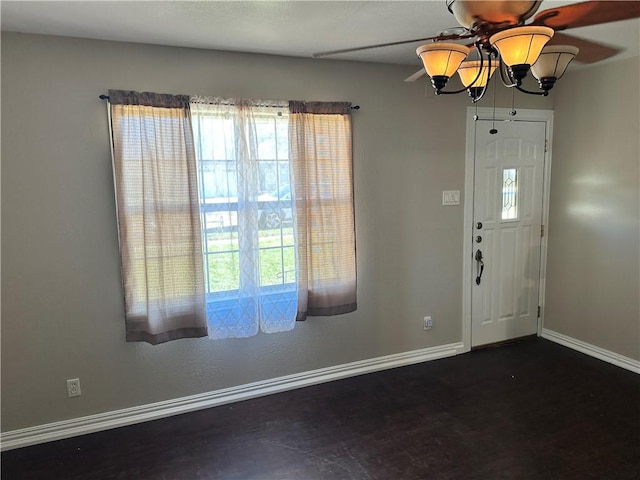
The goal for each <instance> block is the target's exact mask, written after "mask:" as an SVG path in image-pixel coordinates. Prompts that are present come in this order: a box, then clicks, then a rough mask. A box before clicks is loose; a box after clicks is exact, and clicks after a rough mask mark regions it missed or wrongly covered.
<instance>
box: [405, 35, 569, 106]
mask: <svg viewBox="0 0 640 480" xmlns="http://www.w3.org/2000/svg"><path fill="white" fill-rule="evenodd" d="M553 33H554V32H553V29H552V28H549V27H544V26H523V27H514V28H508V29H506V30H502V31H499V32H497V33H494V34H493V35H490V36H483V37H481V38H479V39H478V40H477V41H476V42H475V44H474V48H473V50H475V51H477V52H478V53H477V55H478V57H479V58H478V59H477V60H466V61H465V58H467V57H468V56H469V55H470V52H471V51H472V49H471V48H469V47H468V46H466V45H460V44H457V43H448V42H438V41H436V42H434V43H430V44H427V45H422V46H421V47H418V49H417V50H416V54H417V55H418V57H420V59H421V60H422V63H423V65H424V69H425V71H426V72H427V74H428V75H429V76H430V77H431V83H432V84H433V87H434V89H435V91H436V95H441V94H456V93H461V92H463V91H465V90H466V91H467V92H468V93H469V96H470V97H471V100H472V101H473V102H474V103H475V102H477V101H478V100H480V99H481V98H482V97H483V96H484V93H485V91H486V90H487V85H488V84H489V80H490V79H491V77H492V75H493V73H494V72H495V70H497V69H499V70H500V77H501V79H502V83H503V84H504V85H505V86H506V87H508V88H515V89H516V90H518V91H520V92H523V93H527V94H530V95H543V96H546V95H548V94H549V90H551V89H552V88H553V86H554V84H555V82H556V80H558V79H559V78H560V77H562V75H563V74H564V72H565V70H566V68H567V66H568V65H569V63H570V62H571V60H573V59H574V58H575V56H576V55H577V54H578V48H577V47H573V46H568V45H554V46H546V44H547V42H548V41H549V40H550V39H551V37H553ZM529 70H531V73H532V74H533V76H534V77H535V78H536V79H537V80H538V85H539V86H540V90H539V91H536V92H531V91H528V90H526V89H524V88H523V87H522V81H523V79H524V78H525V77H526V76H527V73H528V72H529ZM455 72H458V75H459V76H460V80H461V81H462V84H463V85H464V88H463V89H460V90H455V91H447V90H444V88H445V86H446V84H447V82H448V80H449V79H450V78H451V77H452V76H453V74H454V73H455Z"/></svg>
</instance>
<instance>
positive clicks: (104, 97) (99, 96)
mask: <svg viewBox="0 0 640 480" xmlns="http://www.w3.org/2000/svg"><path fill="white" fill-rule="evenodd" d="M98 98H99V99H100V100H107V101H108V100H109V95H98ZM351 110H360V105H352V106H351Z"/></svg>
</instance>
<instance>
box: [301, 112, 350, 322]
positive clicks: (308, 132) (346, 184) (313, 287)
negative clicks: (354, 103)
mask: <svg viewBox="0 0 640 480" xmlns="http://www.w3.org/2000/svg"><path fill="white" fill-rule="evenodd" d="M351 139H352V134H351V104H350V103H347V102H301V101H291V102H289V141H290V147H289V150H290V153H289V155H290V160H291V165H292V171H293V174H292V177H293V182H292V183H293V185H294V196H295V204H296V224H297V238H298V254H297V259H298V315H297V319H298V320H304V319H306V318H307V316H326V315H338V314H343V313H348V312H352V311H354V310H356V308H357V301H356V245H355V222H354V199H353V158H352V142H351Z"/></svg>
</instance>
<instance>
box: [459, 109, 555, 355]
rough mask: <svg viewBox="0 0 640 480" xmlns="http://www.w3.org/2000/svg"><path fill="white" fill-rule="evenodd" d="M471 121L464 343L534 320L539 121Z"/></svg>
mask: <svg viewBox="0 0 640 480" xmlns="http://www.w3.org/2000/svg"><path fill="white" fill-rule="evenodd" d="M496 128H497V130H498V131H497V133H495V134H491V133H490V130H491V129H492V124H491V122H490V121H487V120H478V121H476V122H475V129H476V135H475V139H476V140H475V179H474V198H473V252H472V254H473V258H474V262H473V265H474V267H473V269H472V270H473V274H472V278H470V279H468V281H471V282H472V286H471V345H472V346H473V347H476V346H479V345H486V344H489V343H495V342H501V341H504V340H509V339H513V338H518V337H523V336H526V335H531V334H534V333H536V332H537V328H538V293H539V292H538V290H539V284H540V245H541V227H542V198H543V197H542V192H543V173H544V172H543V170H544V157H545V152H544V150H545V123H544V122H530V121H510V122H499V123H497V124H496Z"/></svg>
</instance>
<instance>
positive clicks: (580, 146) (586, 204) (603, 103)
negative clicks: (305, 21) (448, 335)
mask: <svg viewBox="0 0 640 480" xmlns="http://www.w3.org/2000/svg"><path fill="white" fill-rule="evenodd" d="M561 82H562V83H559V84H558V92H557V93H556V99H555V109H556V114H555V131H554V145H553V167H552V175H551V202H550V205H551V211H550V219H549V220H550V222H549V256H548V263H547V265H548V267H547V291H546V311H545V327H546V328H549V329H551V330H554V331H557V332H559V333H563V334H565V335H569V336H570V337H573V338H576V339H578V340H582V341H585V342H587V343H591V344H593V345H596V346H598V347H601V348H605V349H607V350H611V351H614V352H616V353H619V354H622V355H625V356H627V357H630V358H634V359H640V178H639V177H640V97H639V95H640V94H639V92H640V64H639V61H638V58H635V59H631V60H627V61H620V62H613V63H609V64H606V65H601V66H597V67H594V68H590V69H587V70H580V71H579V72H573V73H570V74H568V75H567V76H566V79H562V80H561Z"/></svg>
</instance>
